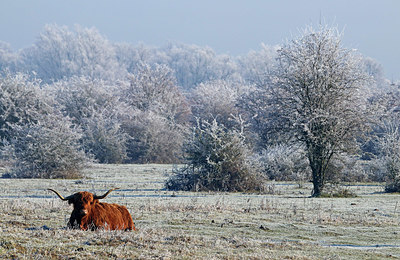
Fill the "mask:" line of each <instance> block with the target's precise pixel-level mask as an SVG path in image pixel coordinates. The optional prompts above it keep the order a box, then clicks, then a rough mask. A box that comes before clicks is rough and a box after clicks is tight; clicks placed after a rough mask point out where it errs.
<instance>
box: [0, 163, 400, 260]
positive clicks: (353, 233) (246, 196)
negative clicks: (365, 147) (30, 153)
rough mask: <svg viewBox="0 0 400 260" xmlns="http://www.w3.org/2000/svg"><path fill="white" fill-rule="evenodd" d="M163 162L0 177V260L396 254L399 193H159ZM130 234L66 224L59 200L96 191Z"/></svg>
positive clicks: (358, 188) (289, 187)
mask: <svg viewBox="0 0 400 260" xmlns="http://www.w3.org/2000/svg"><path fill="white" fill-rule="evenodd" d="M172 167H173V166H172V165H151V164H150V165H94V166H93V167H91V168H89V169H87V170H86V177H85V178H83V179H79V180H61V179H59V180H43V179H0V183H1V187H2V190H1V193H0V257H1V258H5V259H388V258H389V259H390V258H392V259H400V226H399V224H400V215H399V214H400V195H399V194H385V193H383V190H384V186H383V184H348V185H345V186H342V188H344V189H346V190H348V191H350V192H352V193H354V194H356V195H357V196H356V197H352V198H310V193H311V184H309V183H303V184H299V183H289V182H285V183H283V182H270V183H269V184H268V193H267V194H252V193H218V192H200V193H193V192H174V191H166V190H165V189H164V182H165V180H166V179H167V178H168V176H169V175H170V174H172ZM113 187H119V188H120V190H116V191H113V192H112V193H111V194H110V195H109V196H108V197H107V198H106V199H104V202H110V203H119V204H122V205H125V206H127V208H128V210H129V211H130V212H131V214H132V216H133V218H134V222H135V225H136V228H137V231H133V232H123V231H104V230H98V231H79V230H69V229H66V228H65V227H66V224H67V221H68V219H69V216H70V213H71V211H72V206H71V205H68V203H67V202H63V201H61V200H60V199H59V198H57V197H56V196H55V194H54V193H51V192H49V191H47V190H46V189H47V188H53V189H56V190H58V191H59V192H60V193H61V194H62V195H64V196H67V195H70V194H73V193H75V192H78V191H83V190H86V191H90V192H94V193H98V194H100V193H103V192H105V191H106V190H108V189H110V188H113Z"/></svg>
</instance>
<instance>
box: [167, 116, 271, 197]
mask: <svg viewBox="0 0 400 260" xmlns="http://www.w3.org/2000/svg"><path fill="white" fill-rule="evenodd" d="M185 159H186V160H187V163H186V165H185V166H184V167H183V168H180V169H178V170H176V172H175V175H174V176H172V177H171V178H170V179H169V180H167V182H166V187H167V189H170V190H190V191H199V190H211V191H263V189H264V183H265V180H266V178H264V176H263V175H262V174H261V168H260V165H259V164H258V163H257V162H256V161H255V160H253V159H252V157H251V152H250V150H249V148H248V147H247V145H246V144H245V142H244V137H243V135H242V133H241V132H239V131H236V130H227V129H226V128H225V127H224V126H223V125H221V124H218V123H217V121H216V120H214V121H212V122H211V123H209V122H207V121H205V122H199V121H198V122H197V125H196V126H195V127H194V128H193V133H192V136H191V137H190V138H189V140H188V141H187V143H186V146H185Z"/></svg>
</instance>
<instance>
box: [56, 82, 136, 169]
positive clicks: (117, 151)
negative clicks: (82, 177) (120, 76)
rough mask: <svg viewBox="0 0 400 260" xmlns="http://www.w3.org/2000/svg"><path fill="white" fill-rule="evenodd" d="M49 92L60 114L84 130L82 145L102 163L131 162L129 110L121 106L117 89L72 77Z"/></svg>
mask: <svg viewBox="0 0 400 260" xmlns="http://www.w3.org/2000/svg"><path fill="white" fill-rule="evenodd" d="M49 89H50V90H51V91H52V92H53V95H54V97H55V100H56V102H57V105H58V109H59V111H61V113H62V114H63V115H64V116H68V117H69V118H71V120H72V122H73V123H74V124H76V125H77V126H79V127H80V128H81V129H82V137H81V143H82V145H83V147H84V149H85V151H86V152H87V153H90V154H93V155H94V157H95V159H97V160H98V161H99V162H100V163H121V162H123V161H124V160H126V159H127V143H128V141H129V136H128V135H127V134H126V133H125V131H124V130H123V129H122V122H123V121H124V120H125V119H126V118H127V117H128V115H127V113H129V112H128V109H127V108H126V106H125V105H124V103H121V102H120V100H119V97H118V96H117V95H114V93H116V92H117V90H116V89H117V88H116V86H112V85H109V84H107V83H106V82H105V81H103V80H97V79H89V78H86V77H72V78H70V79H68V80H64V81H59V82H57V83H55V84H53V85H51V86H49Z"/></svg>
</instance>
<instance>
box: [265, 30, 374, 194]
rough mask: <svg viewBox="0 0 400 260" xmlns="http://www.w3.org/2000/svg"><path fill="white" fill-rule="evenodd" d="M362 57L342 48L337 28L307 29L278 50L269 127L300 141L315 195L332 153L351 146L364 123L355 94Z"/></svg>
mask: <svg viewBox="0 0 400 260" xmlns="http://www.w3.org/2000/svg"><path fill="white" fill-rule="evenodd" d="M360 62H361V59H360V57H359V56H358V55H357V54H355V53H354V52H353V51H352V50H348V49H345V48H343V47H342V44H341V35H340V33H338V31H337V29H336V28H325V27H321V28H319V30H314V29H313V28H308V29H307V30H305V32H304V34H303V35H302V36H301V37H299V38H298V39H295V40H292V41H290V42H289V43H287V44H286V45H284V46H283V47H282V48H281V49H280V50H279V51H278V70H277V74H276V77H275V78H274V80H273V84H272V87H271V88H270V91H271V93H270V97H271V102H273V109H274V111H275V112H274V113H275V116H276V117H275V118H273V120H274V121H275V122H274V123H271V127H273V128H275V129H274V130H279V131H281V132H282V131H283V132H285V133H286V134H287V135H286V136H287V138H290V139H292V140H295V141H297V142H300V143H302V144H303V145H304V147H305V151H306V153H307V157H308V160H309V164H310V168H311V172H312V178H313V186H314V189H313V193H312V195H313V196H320V195H321V193H322V192H323V190H324V185H325V182H326V171H327V168H328V166H329V163H330V161H331V159H332V157H333V156H334V155H335V154H337V153H338V152H340V151H346V150H349V149H350V148H352V147H354V144H355V141H356V137H357V136H358V135H359V134H360V133H361V132H362V130H363V126H364V125H365V119H366V117H365V114H364V112H365V111H366V108H365V102H364V100H363V97H362V96H361V95H360V93H361V89H362V87H363V84H365V83H366V81H367V79H368V76H367V75H366V74H365V73H364V71H362V70H361V67H362V66H360Z"/></svg>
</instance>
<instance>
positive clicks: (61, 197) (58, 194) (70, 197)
mask: <svg viewBox="0 0 400 260" xmlns="http://www.w3.org/2000/svg"><path fill="white" fill-rule="evenodd" d="M47 190H51V191H52V192H54V193H55V194H57V196H58V197H60V199H62V200H69V199H72V197H73V195H70V196H68V197H66V198H64V197H63V196H61V195H60V193H58V192H57V191H55V190H53V189H47Z"/></svg>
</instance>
